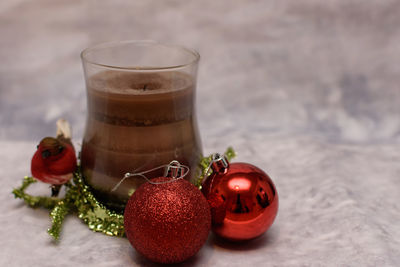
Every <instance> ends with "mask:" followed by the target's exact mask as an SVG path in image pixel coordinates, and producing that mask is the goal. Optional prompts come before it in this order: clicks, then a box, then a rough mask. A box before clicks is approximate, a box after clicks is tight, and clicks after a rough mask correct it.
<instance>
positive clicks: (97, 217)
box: [12, 147, 236, 240]
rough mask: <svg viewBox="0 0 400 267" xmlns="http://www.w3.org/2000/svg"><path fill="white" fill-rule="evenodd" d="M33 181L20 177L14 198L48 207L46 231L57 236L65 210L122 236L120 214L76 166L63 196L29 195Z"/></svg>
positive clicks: (205, 165)
mask: <svg viewBox="0 0 400 267" xmlns="http://www.w3.org/2000/svg"><path fill="white" fill-rule="evenodd" d="M224 155H225V156H226V157H227V158H228V160H231V159H232V158H233V157H235V155H236V153H235V151H234V150H233V149H232V148H231V147H229V148H228V149H227V150H226V152H225V153H224ZM211 157H212V155H210V156H208V157H203V158H202V159H201V160H200V163H199V167H200V170H201V172H200V175H199V177H198V179H197V182H196V185H197V186H200V185H201V182H202V180H203V179H204V177H206V176H207V175H209V174H211V170H210V168H209V166H210V163H211ZM36 182H37V181H36V180H35V179H34V178H32V177H28V176H26V177H24V179H23V182H22V185H21V186H20V187H19V188H16V189H14V190H13V191H12V193H13V194H14V196H15V198H20V199H22V200H24V201H25V203H26V204H27V205H28V206H30V207H32V208H38V207H43V208H46V209H50V210H51V212H50V217H51V219H52V226H51V228H50V229H48V233H49V234H50V235H51V236H52V237H53V238H54V239H55V240H58V239H59V237H60V233H61V229H62V224H63V221H64V219H65V216H67V215H68V214H69V213H76V214H77V215H78V217H79V218H80V219H82V220H83V222H85V223H86V224H87V225H88V226H89V229H91V230H93V231H95V232H101V233H103V234H106V235H110V236H125V231H124V216H123V215H122V214H119V213H117V212H114V211H112V210H110V209H108V208H107V207H105V206H104V205H103V204H102V203H100V202H99V201H98V200H97V199H96V198H95V196H94V195H93V194H92V192H91V190H90V187H89V186H87V185H86V184H85V183H84V180H83V178H82V174H81V171H80V168H78V170H77V171H76V172H75V173H74V175H73V179H72V182H68V183H67V184H65V185H64V186H65V187H66V193H65V197H64V198H62V199H61V198H56V197H45V196H32V195H30V194H28V193H26V192H25V190H26V189H27V188H28V187H29V186H30V185H31V184H33V183H36Z"/></svg>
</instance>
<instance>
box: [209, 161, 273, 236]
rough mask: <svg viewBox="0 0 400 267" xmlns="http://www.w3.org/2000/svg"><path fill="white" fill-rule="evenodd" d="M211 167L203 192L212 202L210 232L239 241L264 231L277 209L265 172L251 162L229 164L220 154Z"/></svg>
mask: <svg viewBox="0 0 400 267" xmlns="http://www.w3.org/2000/svg"><path fill="white" fill-rule="evenodd" d="M211 168H212V170H213V173H212V174H211V175H210V176H209V177H208V178H207V179H206V180H205V181H204V183H203V185H202V192H203V194H204V195H205V196H206V198H207V200H208V201H209V203H210V206H211V213H212V215H213V217H212V224H213V225H212V230H213V232H214V233H215V234H217V235H218V236H221V237H223V238H226V239H229V240H232V241H241V240H248V239H252V238H255V237H257V236H260V235H261V234H263V233H264V232H265V231H267V230H268V228H269V227H270V226H271V225H272V223H273V222H274V219H275V217H276V214H277V212H278V193H277V191H276V189H275V186H274V184H273V182H272V180H271V179H270V178H269V177H268V175H267V174H266V173H265V172H263V171H262V170H261V169H259V168H257V167H256V166H253V165H251V164H247V163H232V164H229V163H228V161H227V159H226V158H223V157H221V156H220V155H219V154H215V155H214V156H213V162H212V165H211ZM221 216H222V217H221Z"/></svg>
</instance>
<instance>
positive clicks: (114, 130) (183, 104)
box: [81, 70, 201, 210]
mask: <svg viewBox="0 0 400 267" xmlns="http://www.w3.org/2000/svg"><path fill="white" fill-rule="evenodd" d="M194 79H195V78H193V76H191V75H189V74H186V73H184V72H179V71H176V70H163V71H151V70H147V71H133V72H132V71H123V70H102V71H100V72H97V73H95V74H93V75H91V76H88V77H86V85H87V103H88V114H87V122H86V130H85V136H84V139H83V144H82V151H81V165H82V171H83V176H84V179H85V181H86V183H87V184H88V185H89V186H91V188H92V189H93V192H94V194H95V196H96V197H97V198H99V200H101V201H102V202H103V203H104V204H106V205H108V206H109V207H111V208H113V209H116V210H122V209H123V207H124V204H125V203H126V201H127V200H128V198H129V196H130V195H131V194H132V193H133V192H134V190H135V189H136V188H137V187H138V186H139V185H140V184H142V183H144V182H145V180H144V179H143V178H142V177H140V176H138V177H131V178H129V179H126V180H124V182H123V183H122V184H121V185H120V186H119V187H118V188H117V189H116V190H115V191H111V190H112V188H113V187H114V186H115V185H116V184H118V182H120V181H121V179H122V178H123V177H124V175H125V173H127V172H130V173H135V172H141V171H145V170H150V169H152V168H155V167H158V166H161V165H164V164H168V163H169V162H171V161H172V160H178V161H179V162H180V163H181V164H185V165H187V166H188V167H190V169H191V172H190V174H189V175H188V176H187V178H188V179H190V177H194V176H195V172H196V168H197V164H198V161H199V158H200V157H201V144H200V139H199V135H198V129H197V123H196V116H195V108H194V103H195V84H196V83H195V80H194ZM162 174H163V170H162V169H160V170H157V171H154V172H152V173H149V174H147V175H146V176H147V177H148V178H149V179H150V178H153V177H157V176H162Z"/></svg>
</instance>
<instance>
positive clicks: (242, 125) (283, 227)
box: [0, 0, 400, 266]
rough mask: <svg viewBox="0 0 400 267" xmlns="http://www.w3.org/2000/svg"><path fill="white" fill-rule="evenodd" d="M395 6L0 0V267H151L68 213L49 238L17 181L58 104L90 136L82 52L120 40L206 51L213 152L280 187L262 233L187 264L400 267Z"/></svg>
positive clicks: (203, 109)
mask: <svg viewBox="0 0 400 267" xmlns="http://www.w3.org/2000/svg"><path fill="white" fill-rule="evenodd" d="M399 13H400V2H399V1H395V0H381V1H372V0H368V1H366V0H363V1H361V0H337V1H317V0H302V1H289V0H284V1H240V0H237V1H228V0H221V1H212V0H205V1H170V0H166V1H155V0H151V1H123V0H115V1H100V0H88V1H83V0H68V1H67V0H59V1H51V0H35V1H33V0H2V1H1V2H0V36H1V38H0V60H1V64H0V166H1V168H0V177H1V178H0V179H1V183H2V186H1V188H0V208H1V215H0V225H1V226H0V236H1V239H0V246H1V248H2V249H1V250H0V266H153V265H154V264H152V263H150V262H148V261H147V260H145V259H144V258H142V257H141V256H139V255H138V254H137V253H136V252H135V251H134V249H133V248H132V247H131V246H130V245H129V242H128V241H127V240H126V239H123V238H111V237H107V236H104V235H102V234H95V233H92V232H91V231H89V230H88V229H87V227H86V226H85V225H84V224H82V223H81V222H80V221H79V219H78V218H77V217H74V216H69V217H68V218H67V220H66V222H65V225H64V229H63V233H62V238H61V242H59V243H58V244H54V243H53V242H52V241H51V239H50V237H49V236H48V235H47V233H46V229H47V228H48V227H49V225H50V219H49V217H48V212H47V211H46V210H31V209H29V208H27V207H26V206H24V205H23V204H22V203H21V201H19V200H14V199H13V198H12V195H11V194H10V192H11V190H12V188H13V187H16V186H19V184H20V182H21V179H22V177H23V176H24V175H27V174H29V162H30V157H31V155H32V154H33V152H34V150H35V147H36V144H37V142H38V141H39V140H40V139H41V138H42V137H44V136H47V135H52V134H53V133H54V131H55V121H56V120H57V119H58V118H59V117H64V118H66V119H68V120H69V121H70V122H71V124H72V126H73V128H74V142H75V143H76V144H77V145H79V143H80V139H81V137H82V135H83V127H84V123H85V119H84V117H85V112H86V99H85V89H84V81H83V75H82V69H81V63H80V58H79V53H80V51H81V50H82V49H84V48H85V47H87V46H90V45H93V44H96V43H99V42H103V41H110V40H124V39H153V40H158V41H162V42H170V43H178V44H184V45H186V46H189V47H193V48H195V49H197V50H198V51H199V52H200V54H201V56H202V59H201V63H200V70H199V79H198V98H197V110H198V119H199V125H200V131H201V135H202V140H203V146H204V151H205V152H206V153H211V152H215V151H223V150H224V149H225V148H226V147H227V146H228V145H232V146H233V147H234V148H235V149H236V150H237V151H238V152H239V156H238V158H237V161H246V162H250V163H253V164H255V165H257V166H259V167H260V168H262V169H264V170H265V171H266V172H267V173H268V174H269V175H270V176H271V177H272V178H273V180H274V181H275V184H276V186H277V190H278V193H279V195H280V209H279V214H278V217H277V219H276V221H275V223H274V225H273V226H272V228H271V229H270V230H269V231H268V232H267V233H266V234H265V235H264V236H262V237H261V238H259V239H256V240H254V241H252V242H249V243H246V244H242V245H238V244H231V243H224V242H221V241H219V240H216V239H215V237H214V236H212V235H210V238H209V240H208V241H207V243H206V244H205V246H204V247H203V249H202V250H201V251H200V252H199V254H198V255H196V256H195V257H194V258H192V259H190V260H189V261H187V262H185V263H184V264H182V266H399V265H400V224H399V223H398V222H399V221H400V205H399V203H400V86H399V85H400V64H399V62H400V46H399V43H400V28H399V27H398V25H399V24H400V16H398V14H399ZM30 192H32V193H36V194H39V193H43V194H45V193H47V192H48V188H47V187H46V186H45V185H43V184H42V185H35V186H34V187H32V188H31V191H30Z"/></svg>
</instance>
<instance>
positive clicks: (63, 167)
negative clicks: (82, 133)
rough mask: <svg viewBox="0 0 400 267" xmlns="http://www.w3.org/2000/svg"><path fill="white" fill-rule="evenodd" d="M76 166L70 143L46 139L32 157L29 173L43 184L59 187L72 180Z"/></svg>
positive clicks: (56, 139)
mask: <svg viewBox="0 0 400 267" xmlns="http://www.w3.org/2000/svg"><path fill="white" fill-rule="evenodd" d="M76 166H77V163H76V156H75V149H74V147H73V146H72V144H71V143H70V141H68V140H65V139H61V138H60V139H59V138H53V137H46V138H44V139H43V140H42V141H41V142H40V143H39V145H38V147H37V150H36V152H35V154H34V155H33V157H32V161H31V172H32V176H33V177H34V178H36V179H38V180H40V181H42V182H44V183H48V184H53V185H61V184H65V183H66V182H68V180H69V179H71V178H72V173H73V172H74V171H75V169H76Z"/></svg>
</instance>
